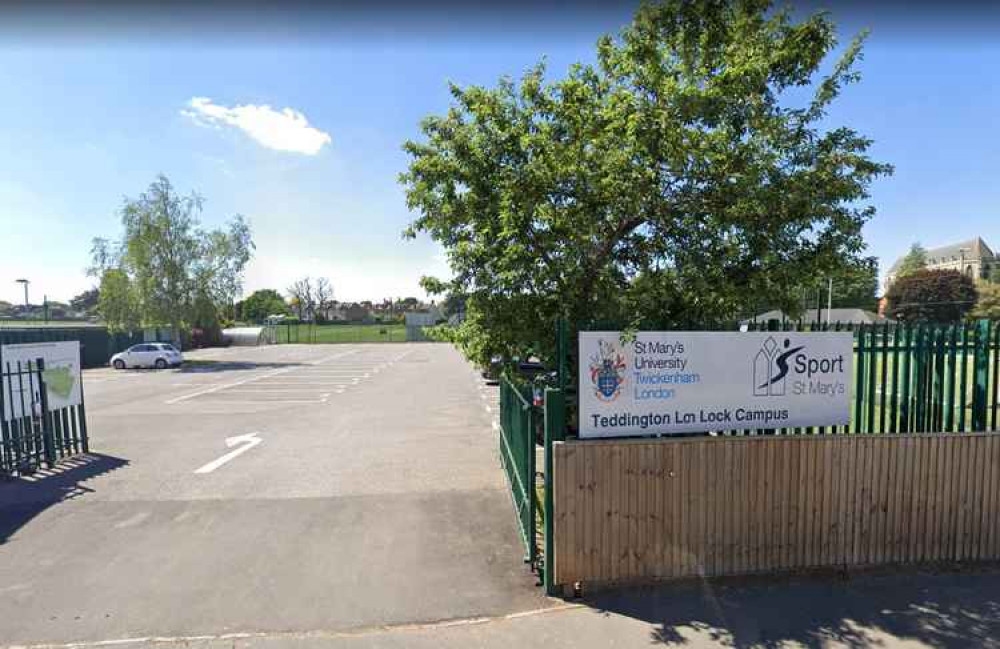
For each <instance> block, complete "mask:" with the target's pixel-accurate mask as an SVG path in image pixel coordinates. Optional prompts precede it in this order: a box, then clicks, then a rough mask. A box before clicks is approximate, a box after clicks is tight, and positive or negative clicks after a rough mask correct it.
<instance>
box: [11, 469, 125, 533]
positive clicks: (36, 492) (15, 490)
mask: <svg viewBox="0 0 1000 649" xmlns="http://www.w3.org/2000/svg"><path fill="white" fill-rule="evenodd" d="M126 465H128V460H124V459H122V458H119V457H113V456H110V455H103V454H101V453H89V454H87V455H79V456H76V457H73V458H69V459H66V460H63V461H61V462H60V463H59V465H58V466H56V468H54V469H51V470H42V471H38V472H37V473H35V474H34V475H32V476H30V477H25V478H14V479H11V480H0V545H3V544H4V543H6V542H7V541H8V539H10V537H11V536H13V535H14V533H15V532H17V530H19V529H20V528H21V527H23V526H24V525H26V524H27V523H28V522H29V521H30V520H31V519H33V518H34V517H35V516H38V515H39V514H40V513H42V512H43V511H45V510H46V509H48V508H49V507H51V506H53V505H56V504H58V503H60V502H62V501H64V500H69V499H72V498H77V497H79V496H82V495H85V494H88V493H92V492H93V489H90V488H88V487H86V486H84V485H83V483H84V482H85V481H87V480H90V479H91V478H94V477H96V476H99V475H101V474H104V473H107V472H109V471H114V470H115V469H120V468H121V467H123V466H126Z"/></svg>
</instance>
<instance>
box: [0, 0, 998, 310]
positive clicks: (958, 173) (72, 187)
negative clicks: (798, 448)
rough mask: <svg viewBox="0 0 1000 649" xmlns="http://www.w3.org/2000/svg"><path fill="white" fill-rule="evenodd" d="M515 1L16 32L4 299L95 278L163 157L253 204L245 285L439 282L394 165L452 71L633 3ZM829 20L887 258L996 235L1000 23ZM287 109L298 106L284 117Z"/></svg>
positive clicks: (552, 41)
mask: <svg viewBox="0 0 1000 649" xmlns="http://www.w3.org/2000/svg"><path fill="white" fill-rule="evenodd" d="M518 10H519V11H521V12H526V13H527V15H525V16H521V17H520V18H519V20H518V21H517V22H516V24H515V23H512V22H511V21H510V20H506V19H503V18H504V17H503V16H501V17H499V18H498V19H497V20H483V16H482V15H466V16H465V17H464V18H462V16H458V17H456V18H455V19H453V20H447V19H446V17H445V16H442V15H440V14H441V10H439V11H438V15H436V16H433V15H432V16H429V17H428V16H425V17H424V20H425V21H426V22H424V23H421V24H420V25H417V24H416V23H412V24H409V25H408V24H406V21H405V20H404V19H397V20H396V22H395V23H393V22H391V21H384V20H381V19H376V17H374V16H364V15H362V16H360V18H359V17H358V16H355V17H354V18H355V19H356V20H355V22H354V23H353V24H350V21H345V22H344V23H342V24H340V25H334V26H331V25H329V24H326V25H325V27H329V29H319V28H317V27H316V25H311V24H309V22H310V16H308V15H303V16H298V17H296V16H295V15H294V14H289V15H283V16H282V17H281V18H282V21H283V22H282V23H281V27H283V28H285V29H286V30H290V31H286V32H285V33H283V34H277V35H275V34H270V35H269V32H268V31H267V30H266V29H263V28H262V30H261V31H260V33H255V34H253V35H250V36H247V37H246V38H241V37H240V36H239V34H236V35H234V34H233V33H232V32H229V33H227V32H225V31H224V30H223V29H222V27H221V26H213V25H209V26H207V27H203V28H201V29H199V30H197V31H190V32H184V31H183V30H181V31H180V32H178V33H167V34H166V35H165V36H163V37H162V38H152V37H149V31H148V29H146V30H141V29H137V28H136V25H135V21H133V22H128V21H123V22H122V24H121V25H120V26H118V27H115V26H112V27H110V28H108V29H110V30H111V32H110V33H109V37H107V38H103V37H101V38H99V37H97V36H96V35H93V36H94V37H92V38H88V37H87V34H86V32H84V33H83V34H82V35H81V34H76V36H75V37H74V38H69V37H67V36H66V35H65V33H63V32H60V30H59V29H55V28H53V27H52V25H42V26H37V25H36V28H35V29H30V30H24V29H22V30H20V31H19V32H18V33H17V38H7V37H5V36H11V34H12V33H13V32H11V31H8V32H6V33H5V34H4V33H0V37H3V38H0V42H2V43H3V45H2V46H0V87H2V88H3V89H4V101H3V102H0V142H2V143H3V147H2V149H0V150H2V152H3V153H2V154H0V241H2V242H3V245H2V248H0V299H4V300H8V301H20V300H22V299H23V294H22V292H21V288H20V286H19V285H17V284H15V282H14V280H15V279H17V278H18V277H27V278H29V279H31V281H32V286H31V290H32V301H33V302H38V301H40V298H41V295H42V294H43V293H45V294H47V295H48V296H49V297H50V299H59V300H66V299H68V298H69V297H71V296H72V295H73V294H75V293H77V292H79V291H81V290H83V289H86V288H88V287H89V286H90V285H91V284H92V280H91V279H90V278H88V277H86V276H85V275H84V268H85V267H86V266H87V263H88V260H89V247H90V240H91V238H92V237H94V236H99V235H100V236H111V237H113V236H115V235H116V234H117V232H118V218H117V215H116V209H117V208H118V206H119V205H120V204H121V201H122V197H123V196H126V195H128V196H135V195H137V194H138V193H140V192H141V191H142V190H143V189H144V188H145V187H146V186H147V185H148V184H149V183H150V182H151V181H152V180H153V178H154V176H155V175H156V174H157V173H159V172H163V173H165V174H167V175H168V176H169V177H170V179H171V180H172V181H173V182H174V184H175V186H176V187H177V188H179V189H181V190H184V191H189V190H197V191H198V192H199V193H201V194H202V195H203V196H204V197H205V198H206V199H207V203H206V207H205V212H204V214H203V220H204V222H205V223H206V225H216V224H219V223H221V222H222V221H223V220H225V219H226V218H228V217H229V216H231V215H233V214H235V213H241V214H243V215H245V216H246V217H248V218H249V220H250V221H251V223H252V225H253V228H254V232H255V240H256V243H257V254H256V257H255V259H254V261H253V262H252V263H251V266H250V268H249V270H248V273H247V281H246V288H247V289H248V290H253V289H256V288H262V287H274V288H278V289H283V288H284V287H286V286H287V285H289V284H290V283H291V282H292V281H294V280H295V279H296V278H298V277H300V276H302V275H307V274H308V275H313V276H327V277H329V278H330V279H331V281H332V282H333V285H334V288H335V291H336V296H337V298H338V299H342V300H356V299H366V298H368V299H378V298H382V297H387V296H406V295H422V292H421V291H420V289H419V288H418V286H417V279H418V278H419V276H420V275H421V274H438V275H441V274H445V273H446V272H447V267H446V265H445V264H444V261H443V258H442V256H441V251H440V250H439V249H438V248H437V247H436V246H435V245H434V244H433V243H432V242H430V241H429V240H427V239H426V238H420V239H418V240H417V241H403V240H402V239H401V237H400V232H401V231H402V229H403V228H404V227H405V226H406V224H407V223H408V222H409V220H410V219H411V216H412V215H410V214H408V212H407V210H406V206H405V203H404V195H403V190H402V188H401V187H400V186H399V185H398V183H397V181H396V178H397V175H398V174H399V172H400V171H402V170H403V169H405V166H406V163H407V158H406V156H405V155H404V154H403V153H402V151H401V148H400V146H401V144H402V142H403V141H404V140H406V139H408V138H414V137H418V136H419V129H418V124H419V122H420V119H421V118H422V117H424V116H425V115H428V114H431V113H440V112H443V111H444V110H446V108H447V106H448V104H449V95H448V92H447V86H446V82H447V81H448V80H452V81H455V82H458V83H461V84H474V83H475V84H492V83H494V82H495V81H496V79H497V78H498V77H499V76H500V75H503V74H512V75H518V74H520V72H522V71H523V70H524V69H526V68H527V67H529V66H531V65H532V64H533V63H534V62H536V61H537V60H538V59H539V58H540V57H542V56H546V57H547V59H548V63H549V70H550V74H552V75H562V73H563V72H564V71H565V69H566V67H567V66H568V65H569V64H570V63H572V62H574V61H580V60H584V61H589V60H591V59H592V56H593V44H594V41H595V40H596V38H597V37H598V36H599V35H600V34H602V33H605V32H608V31H614V30H616V29H617V28H618V27H619V26H620V25H621V24H622V23H624V22H625V21H626V20H627V18H628V16H629V15H630V12H631V10H630V8H629V7H628V6H627V5H610V6H608V7H607V8H605V9H597V8H595V7H589V8H588V10H587V11H585V12H582V13H581V14H579V15H559V14H557V13H556V12H553V11H547V12H542V13H540V14H537V15H531V10H530V8H529V7H528V6H524V7H521V8H519V9H518ZM834 17H835V19H839V22H841V24H842V25H843V30H844V32H845V34H846V33H849V32H853V31H856V30H857V29H858V28H860V27H862V26H869V27H871V28H872V29H873V33H872V36H871V38H870V40H869V42H868V46H867V47H866V53H865V59H864V61H863V62H862V63H861V66H860V70H861V72H862V74H863V79H862V82H861V83H860V84H858V85H855V86H852V87H849V88H848V89H847V91H846V92H845V93H844V95H843V96H842V97H841V98H840V100H839V101H838V102H837V103H836V104H835V106H834V108H833V110H832V111H831V114H830V117H829V123H830V124H846V125H850V126H852V127H854V128H856V129H858V130H859V131H861V132H862V133H864V134H866V135H867V136H869V137H871V138H873V139H874V140H875V146H874V149H873V155H874V157H876V158H877V159H879V160H882V161H887V162H890V163H892V164H894V165H895V166H896V174H895V175H894V176H893V177H892V178H889V179H885V180H881V181H879V182H878V183H877V184H876V185H875V186H874V187H873V202H874V204H875V205H876V207H877V208H878V211H879V213H878V215H877V216H876V218H875V219H874V220H873V221H872V222H871V223H870V224H869V225H868V226H867V228H866V231H865V234H866V239H867V241H868V244H869V250H870V253H871V254H874V255H877V256H878V257H879V258H880V260H881V262H882V265H883V270H884V268H885V267H887V266H888V264H890V263H891V262H892V260H893V259H894V258H895V257H896V256H897V255H899V254H901V253H902V252H904V251H905V249H906V248H907V247H908V246H909V244H910V243H911V242H913V241H915V240H919V241H921V242H923V243H924V244H925V245H928V246H934V245H939V244H945V243H949V242H953V241H958V240H962V239H966V238H970V237H972V236H975V235H981V236H983V237H984V238H985V239H986V240H987V242H988V243H990V244H991V245H993V246H996V247H1000V209H998V208H1000V182H998V180H997V179H998V178H1000V150H998V147H997V144H998V143H1000V120H998V119H997V115H1000V73H998V71H997V70H998V69H1000V39H994V40H993V41H992V42H990V40H989V39H987V38H985V37H983V36H982V35H978V36H977V35H976V34H975V33H973V32H972V31H969V30H967V29H966V30H964V31H963V27H962V25H960V24H951V25H950V26H948V25H947V24H944V27H945V28H944V29H940V30H937V29H931V28H930V25H929V24H928V23H927V21H924V22H923V23H921V24H919V25H910V26H909V27H907V26H906V25H905V24H903V23H901V22H900V21H899V20H898V19H897V18H898V16H893V15H892V14H891V13H885V12H883V13H882V14H877V15H859V12H858V11H855V10H852V11H851V12H849V14H848V15H841V16H838V14H837V11H836V9H834ZM506 18H510V17H509V16H507V17H506ZM521 19H523V20H521ZM11 24H13V23H11V22H8V29H12V28H11V26H10V25H11ZM432 24H433V26H432ZM22 27H23V25H22ZM515 27H516V28H515ZM296 29H300V30H303V33H305V32H308V33H307V35H306V36H304V37H303V38H295V37H294V34H295V33H296V32H295V30H296ZM193 98H203V99H202V100H201V101H200V103H199V104H198V105H197V106H195V107H193V106H192V105H191V103H190V102H191V100H192V99H193ZM240 106H242V107H244V108H243V109H237V107H240ZM265 106H266V107H270V109H271V110H272V111H276V113H272V112H271V111H268V110H267V109H265V108H263V107H265ZM246 107H257V108H256V109H254V108H246ZM285 108H289V109H292V110H293V111H296V112H295V113H293V114H291V115H292V116H291V117H290V118H289V117H288V115H289V114H284V118H286V119H282V117H283V114H282V113H281V111H282V109H285ZM185 112H187V113H189V114H185ZM190 113H194V114H195V115H196V117H198V119H193V118H192V117H191V115H190ZM299 114H300V115H301V116H300V115H299ZM295 120H300V121H299V122H298V125H297V126H296V124H291V125H289V122H295ZM301 120H307V122H308V128H305V127H304V125H303V123H302V122H301ZM241 127H242V128H241ZM245 129H249V131H250V132H248V130H245ZM255 129H256V130H255ZM262 129H263V130H262ZM255 134H256V136H257V137H256V138H255V136H254V135H255ZM324 134H325V136H324ZM326 137H328V141H327V139H326ZM281 142H286V143H287V142H290V144H288V145H287V146H290V147H292V148H297V149H299V150H300V151H305V152H296V151H288V150H276V149H275V148H274V147H275V146H279V148H280V146H281Z"/></svg>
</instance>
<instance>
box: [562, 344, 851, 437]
mask: <svg viewBox="0 0 1000 649" xmlns="http://www.w3.org/2000/svg"><path fill="white" fill-rule="evenodd" d="M853 345H854V343H853V335H852V334H851V333H849V332H824V333H795V332H778V331H775V332H753V333H750V332H703V331H699V332H670V331H655V332H654V331H646V332H640V333H638V334H636V337H635V339H634V340H632V341H628V342H624V343H623V342H621V332H617V331H581V332H580V368H579V370H580V385H579V394H580V437H622V436H629V435H656V434H671V433H687V432H704V431H713V430H732V429H742V428H793V427H796V426H840V425H845V424H847V423H849V422H850V407H851V376H852V374H851V371H852V363H853V360H854V346H853Z"/></svg>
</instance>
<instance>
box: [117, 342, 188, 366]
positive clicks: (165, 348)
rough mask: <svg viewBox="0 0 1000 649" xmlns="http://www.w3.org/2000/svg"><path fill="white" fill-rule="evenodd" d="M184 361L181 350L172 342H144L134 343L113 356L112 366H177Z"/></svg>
mask: <svg viewBox="0 0 1000 649" xmlns="http://www.w3.org/2000/svg"><path fill="white" fill-rule="evenodd" d="M183 362H184V356H183V355H182V354H181V352H180V350H179V349H177V348H176V347H174V346H173V345H171V344H170V343H142V344H140V345H132V346H131V347H129V348H128V349H126V350H125V351H123V352H118V353H117V354H115V355H114V356H112V357H111V367H113V368H115V369H116V370H124V369H126V368H132V367H155V368H157V369H161V370H162V369H164V368H167V367H176V366H178V365H180V364H181V363H183Z"/></svg>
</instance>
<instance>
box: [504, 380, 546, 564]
mask: <svg viewBox="0 0 1000 649" xmlns="http://www.w3.org/2000/svg"><path fill="white" fill-rule="evenodd" d="M540 416H541V413H540V411H539V409H538V408H536V407H535V406H534V405H532V402H531V386H530V385H522V386H518V385H515V384H514V383H513V382H512V381H511V380H510V379H509V378H508V377H506V376H505V377H503V378H502V379H501V380H500V462H501V464H502V466H503V470H504V475H506V477H507V483H508V486H509V487H510V494H511V498H512V500H513V502H514V511H515V513H516V516H517V522H518V529H519V531H520V533H521V540H522V541H523V542H524V549H525V557H524V560H525V562H527V563H529V564H531V565H532V567H534V565H535V562H536V560H537V559H538V520H537V515H538V511H537V507H536V502H535V499H536V498H537V490H536V487H535V434H536V430H537V427H538V425H539V423H540V422H541V419H540Z"/></svg>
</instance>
